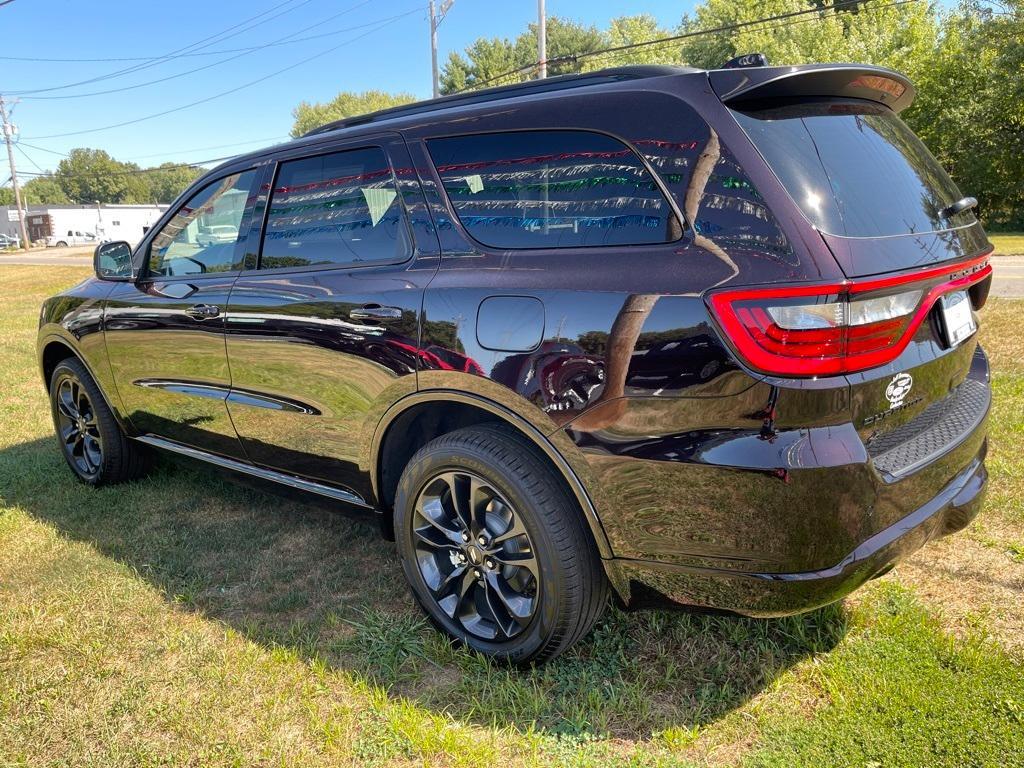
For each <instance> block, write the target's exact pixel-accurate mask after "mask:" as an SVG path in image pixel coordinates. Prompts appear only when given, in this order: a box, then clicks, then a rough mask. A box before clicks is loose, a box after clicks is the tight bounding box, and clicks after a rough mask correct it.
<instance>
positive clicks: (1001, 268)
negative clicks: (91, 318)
mask: <svg viewBox="0 0 1024 768" xmlns="http://www.w3.org/2000/svg"><path fill="white" fill-rule="evenodd" d="M57 254H61V255H57ZM0 264H31V265H35V266H43V265H48V264H57V265H64V266H69V267H91V266H92V253H91V249H84V250H83V249H81V248H47V249H46V250H45V251H43V250H40V251H39V252H38V253H30V254H2V255H0ZM992 264H993V267H994V269H995V282H994V283H993V284H992V295H993V296H1002V297H1004V298H1014V299H1024V256H996V257H995V258H993V259H992Z"/></svg>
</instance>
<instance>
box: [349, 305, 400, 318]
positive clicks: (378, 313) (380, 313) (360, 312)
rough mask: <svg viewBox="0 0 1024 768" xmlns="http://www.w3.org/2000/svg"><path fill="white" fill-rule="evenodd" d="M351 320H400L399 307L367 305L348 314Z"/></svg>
mask: <svg viewBox="0 0 1024 768" xmlns="http://www.w3.org/2000/svg"><path fill="white" fill-rule="evenodd" d="M348 316H349V317H350V318H352V319H353V320H401V319H402V308H401V307H378V306H375V305H372V304H371V305H369V306H366V307H361V308H360V309H353V310H352V311H351V312H349V313H348Z"/></svg>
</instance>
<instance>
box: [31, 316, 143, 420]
mask: <svg viewBox="0 0 1024 768" xmlns="http://www.w3.org/2000/svg"><path fill="white" fill-rule="evenodd" d="M69 357H73V358H74V359H75V360H77V361H78V362H79V363H81V364H82V365H83V366H84V367H85V370H86V371H88V373H89V375H90V376H92V380H93V381H95V382H96V387H97V389H99V391H100V396H101V397H102V398H103V402H104V404H105V405H106V406H107V408H109V409H110V412H111V413H112V414H114V418H115V419H116V420H117V422H118V424H119V425H120V426H121V428H122V429H126V427H127V425H126V424H125V423H124V418H123V417H122V414H121V412H120V410H119V409H118V408H115V407H114V403H113V402H112V401H111V399H110V395H109V394H108V393H107V391H106V389H104V387H103V381H104V380H103V377H101V376H97V375H96V371H95V370H94V369H93V366H92V365H90V364H89V361H88V360H86V359H85V356H83V355H82V354H81V352H79V350H77V349H76V348H75V345H74V344H73V343H71V342H70V341H69V340H68V339H66V338H64V337H63V336H60V335H58V334H51V335H49V336H46V337H45V338H43V339H41V340H40V342H39V368H40V372H41V373H42V376H43V386H44V387H46V391H47V393H49V391H50V381H51V379H53V372H54V370H56V368H57V365H58V364H59V363H60V361H61V360H66V359H68V358H69ZM126 431H127V430H126Z"/></svg>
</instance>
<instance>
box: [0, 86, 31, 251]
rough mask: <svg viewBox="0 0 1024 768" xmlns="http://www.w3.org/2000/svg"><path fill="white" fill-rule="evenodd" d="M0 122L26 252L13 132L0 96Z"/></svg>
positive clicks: (19, 226)
mask: <svg viewBox="0 0 1024 768" xmlns="http://www.w3.org/2000/svg"><path fill="white" fill-rule="evenodd" d="M0 122H2V123H3V132H4V141H5V142H6V143H7V161H8V162H9V163H10V164H11V186H13V187H14V205H15V207H16V208H17V209H18V229H19V230H20V231H21V247H22V248H23V249H24V250H26V251H27V250H28V232H27V231H25V210H24V209H23V208H22V207H21V188H20V187H18V169H17V168H15V167H14V144H13V143H12V142H13V141H14V131H15V128H14V126H13V125H11V123H10V121H9V120H8V119H7V105H6V104H5V103H4V97H3V95H2V94H0Z"/></svg>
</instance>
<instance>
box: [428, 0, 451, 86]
mask: <svg viewBox="0 0 1024 768" xmlns="http://www.w3.org/2000/svg"><path fill="white" fill-rule="evenodd" d="M454 3H455V0H441V8H440V9H439V10H438V9H436V8H435V7H434V0H430V73H431V77H432V80H433V84H434V98H435V99H436V98H437V97H438V96H440V95H441V86H440V83H439V75H438V72H437V28H438V27H439V26H441V22H442V21H444V17H445V16H446V15H447V14H448V9H449V8H451V7H452V5H453V4H454Z"/></svg>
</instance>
